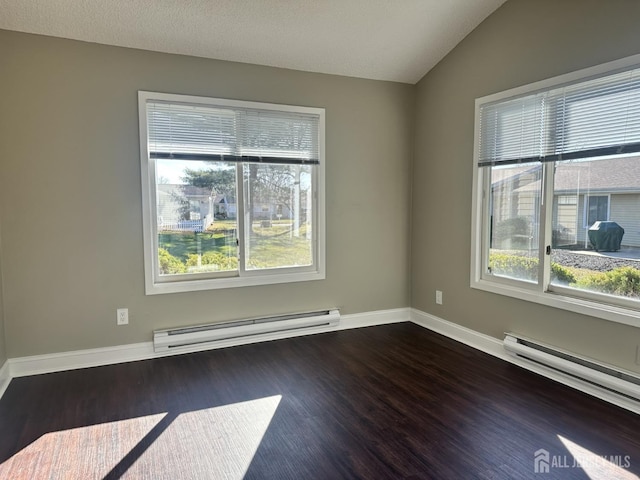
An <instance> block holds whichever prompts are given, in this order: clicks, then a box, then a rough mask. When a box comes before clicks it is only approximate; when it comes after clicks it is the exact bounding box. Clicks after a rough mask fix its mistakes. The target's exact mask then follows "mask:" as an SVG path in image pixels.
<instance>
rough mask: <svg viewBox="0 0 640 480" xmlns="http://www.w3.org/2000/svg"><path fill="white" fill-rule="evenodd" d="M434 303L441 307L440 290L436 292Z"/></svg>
mask: <svg viewBox="0 0 640 480" xmlns="http://www.w3.org/2000/svg"><path fill="white" fill-rule="evenodd" d="M436 303H437V304H438V305H442V292H441V291H440V290H436Z"/></svg>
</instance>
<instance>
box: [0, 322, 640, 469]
mask: <svg viewBox="0 0 640 480" xmlns="http://www.w3.org/2000/svg"><path fill="white" fill-rule="evenodd" d="M540 449H544V450H546V451H547V452H548V455H549V457H548V458H549V463H550V467H549V473H546V474H544V473H543V474H536V473H535V472H534V454H535V452H537V451H539V450H540ZM540 454H544V452H542V453H540ZM602 456H606V457H607V460H609V462H607V461H604V460H603V459H602ZM576 458H577V459H578V460H580V461H581V462H582V464H583V468H574V467H573V462H574V459H576ZM611 461H612V462H611ZM615 464H618V465H619V466H618V467H616V466H615ZM540 465H542V464H540ZM639 473H640V417H638V416H636V415H634V414H632V413H629V412H627V411H625V410H622V409H620V408H617V407H614V406H612V405H609V404H606V403H604V402H602V401H600V400H597V399H594V398H592V397H589V396H587V395H584V394H582V393H579V392H577V391H575V390H572V389H570V388H567V387H564V386H562V385H560V384H557V383H554V382H552V381H550V380H547V379H544V378H542V377H540V376H537V375H535V374H533V373H530V372H527V371H525V370H523V369H520V368H518V367H516V366H513V365H511V364H508V363H506V362H503V361H501V360H498V359H496V358H493V357H491V356H489V355H486V354H483V353H481V352H478V351H476V350H474V349H472V348H469V347H466V346H464V345H461V344H459V343H456V342H454V341H452V340H449V339H447V338H445V337H442V336H440V335H437V334H435V333H432V332H430V331H428V330H425V329H422V328H421V327H418V326H416V325H413V324H409V323H404V324H395V325H388V326H380V327H372V328H363V329H358V330H349V331H343V332H336V333H328V334H322V335H314V336H309V337H299V338H295V339H288V340H281V341H274V342H267V343H262V344H255V345H248V346H242V347H234V348H228V349H223V350H214V351H209V352H203V353H196V354H189V355H181V356H175V357H169V358H162V359H156V360H148V361H141V362H135V363H129V364H121V365H113V366H105V367H97V368H91V369H84V370H76V371H69V372H60V373H54V374H48V375H39V376H33V377H27V378H17V379H14V380H13V381H12V382H11V384H10V385H9V387H8V389H7V391H6V393H5V395H4V397H3V398H2V399H1V400H0V477H1V478H11V479H14V478H16V479H17V478H25V479H34V478H77V479H88V478H113V479H115V478H149V479H154V480H155V479H165V478H166V479H180V478H185V479H194V478H216V479H217V478H243V476H244V478H248V479H279V480H280V479H343V478H367V479H402V478H405V479H419V478H433V479H489V478H491V479H520V478H563V479H564V478H567V479H584V480H586V479H591V480H595V479H599V478H602V479H613V478H637V477H636V475H638V474H639Z"/></svg>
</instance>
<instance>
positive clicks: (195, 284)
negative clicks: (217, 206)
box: [145, 271, 325, 295]
mask: <svg viewBox="0 0 640 480" xmlns="http://www.w3.org/2000/svg"><path fill="white" fill-rule="evenodd" d="M324 279H325V274H324V272H319V271H315V272H300V273H279V274H267V275H251V276H243V277H226V278H224V277H222V278H208V279H204V280H203V279H201V280H180V281H171V282H154V281H153V280H152V279H147V282H146V290H145V293H146V294H147V295H158V294H163V293H184V292H198V291H203V290H217V289H222V288H235V287H252V286H258V285H274V284H278V283H296V282H306V281H310V280H324Z"/></svg>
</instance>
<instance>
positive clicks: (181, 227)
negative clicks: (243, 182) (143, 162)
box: [156, 160, 238, 276]
mask: <svg viewBox="0 0 640 480" xmlns="http://www.w3.org/2000/svg"><path fill="white" fill-rule="evenodd" d="M156 212H157V235H158V261H159V266H160V269H159V271H160V275H161V276H162V275H173V274H184V275H186V274H193V273H203V272H230V271H237V269H238V247H237V241H236V239H237V218H236V212H237V210H236V167H235V164H231V163H224V162H201V161H188V160H158V161H157V162H156Z"/></svg>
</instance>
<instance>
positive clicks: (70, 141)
mask: <svg viewBox="0 0 640 480" xmlns="http://www.w3.org/2000/svg"><path fill="white" fill-rule="evenodd" d="M0 58H2V74H1V75H0V92H1V93H0V127H1V130H0V135H1V138H2V141H1V142H0V162H1V163H0V205H2V207H0V223H1V224H2V229H3V239H2V240H3V252H2V255H3V257H2V260H3V273H4V293H5V295H4V321H5V327H6V328H5V330H6V337H7V339H8V342H7V343H8V344H7V354H8V356H9V357H10V358H11V357H19V356H25V355H34V354H42V353H52V352H60V351H69V350H77V349H86V348H95V347H104V346H110V345H122V344H127V343H135V342H142V341H149V340H151V332H152V330H153V329H155V328H166V327H170V326H180V325H188V324H194V323H204V322H218V321H225V320H230V319H236V318H244V317H250V316H256V315H264V314H277V313H286V312H296V311H301V310H308V309H317V308H327V307H334V306H337V307H340V308H341V309H342V311H343V312H344V313H345V314H349V313H356V312H364V311H373V310H381V309H390V308H398V307H406V306H408V305H409V295H410V289H409V280H410V274H409V233H408V232H409V203H410V198H409V195H410V177H409V170H410V168H409V167H410V161H411V152H412V147H413V145H412V142H411V133H412V128H411V125H412V122H413V113H412V112H413V99H414V97H413V93H414V87H413V86H410V85H403V84H397V83H390V82H379V81H369V80H361V79H354V78H346V77H338V76H330V75H320V74H312V73H304V72H296V71H291V70H284V69H275V68H267V67H259V66H252V65H246V64H238V63H230V62H221V61H213V60H207V59H201V58H194V57H186V56H178V55H168V54H161V53H152V52H146V51H140V50H133V49H124V48H117V47H107V46H101V45H96V44H89V43H82V42H76V41H70V40H62V39H55V38H48V37H42V36H34V35H27V34H21V33H16V32H8V31H0ZM138 90H150V91H158V92H171V93H182V94H193V95H206V96H215V97H224V98H236V99H243V100H256V101H265V102H274V103H286V104H295V105H306V106H316V107H324V108H326V127H327V134H326V138H327V143H326V152H327V155H326V158H327V170H326V171H327V190H326V194H327V195H326V196H327V232H326V233H327V258H328V261H327V279H326V280H324V281H311V282H301V283H296V284H290V285H271V286H261V287H245V288H235V289H227V290H216V291H207V292H195V293H184V294H168V295H155V296H145V295H144V279H143V259H142V248H143V244H142V227H141V221H142V220H141V199H140V197H141V193H140V160H139V142H138V111H137V91H138ZM117 307H128V308H129V309H130V325H129V326H125V327H117V326H116V321H115V312H116V308H117Z"/></svg>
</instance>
